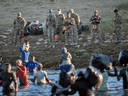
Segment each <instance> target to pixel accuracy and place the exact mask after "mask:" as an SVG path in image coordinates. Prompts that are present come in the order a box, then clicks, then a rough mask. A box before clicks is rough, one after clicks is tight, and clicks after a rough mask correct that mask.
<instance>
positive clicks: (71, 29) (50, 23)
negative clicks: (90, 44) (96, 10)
mask: <svg viewBox="0 0 128 96" xmlns="http://www.w3.org/2000/svg"><path fill="white" fill-rule="evenodd" d="M52 13H53V10H52V9H51V10H49V15H48V17H47V19H46V25H47V28H48V38H49V43H50V47H53V48H54V47H55V40H54V33H58V34H59V40H60V41H62V39H63V34H65V46H66V47H68V45H69V44H68V42H69V39H70V45H71V47H73V45H74V44H75V45H77V41H78V28H79V24H80V18H79V15H78V14H76V13H74V11H73V9H71V10H69V12H67V18H65V16H64V14H63V13H62V12H61V9H60V8H58V13H57V14H56V16H54V15H53V14H52ZM70 14H71V16H70Z"/></svg>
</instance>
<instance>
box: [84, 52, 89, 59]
mask: <svg viewBox="0 0 128 96" xmlns="http://www.w3.org/2000/svg"><path fill="white" fill-rule="evenodd" d="M82 57H83V58H85V59H88V58H90V55H89V54H88V53H87V52H85V53H83V55H82Z"/></svg>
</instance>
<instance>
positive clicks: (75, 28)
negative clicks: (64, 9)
mask: <svg viewBox="0 0 128 96" xmlns="http://www.w3.org/2000/svg"><path fill="white" fill-rule="evenodd" d="M71 18H73V19H74V21H75V23H74V26H73V41H74V42H75V43H77V41H78V33H77V32H78V26H79V23H80V19H79V16H78V14H75V13H72V14H71Z"/></svg>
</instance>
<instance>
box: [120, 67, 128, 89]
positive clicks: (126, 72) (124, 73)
mask: <svg viewBox="0 0 128 96" xmlns="http://www.w3.org/2000/svg"><path fill="white" fill-rule="evenodd" d="M119 77H123V89H128V67H125V68H122V69H121V70H120V73H119Z"/></svg>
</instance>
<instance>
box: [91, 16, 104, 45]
mask: <svg viewBox="0 0 128 96" xmlns="http://www.w3.org/2000/svg"><path fill="white" fill-rule="evenodd" d="M96 20H98V22H99V23H101V22H102V20H101V17H100V16H95V15H93V16H92V17H91V18H90V23H91V24H93V28H92V29H91V43H93V42H94V34H95V32H97V34H98V38H99V43H102V38H101V31H100V26H99V23H96ZM93 21H94V22H93Z"/></svg>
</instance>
